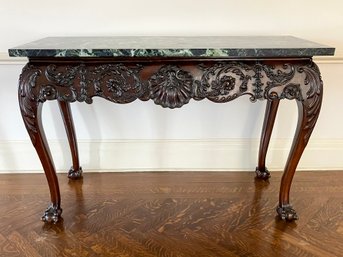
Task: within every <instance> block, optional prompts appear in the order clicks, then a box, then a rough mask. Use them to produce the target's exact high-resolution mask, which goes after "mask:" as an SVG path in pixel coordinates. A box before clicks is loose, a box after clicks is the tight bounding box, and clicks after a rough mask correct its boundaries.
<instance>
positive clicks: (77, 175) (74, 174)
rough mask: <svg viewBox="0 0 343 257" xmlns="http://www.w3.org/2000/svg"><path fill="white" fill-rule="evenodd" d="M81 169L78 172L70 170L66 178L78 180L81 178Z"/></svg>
mask: <svg viewBox="0 0 343 257" xmlns="http://www.w3.org/2000/svg"><path fill="white" fill-rule="evenodd" d="M82 172H83V171H82V167H80V168H79V169H78V170H74V169H73V167H71V168H70V170H69V172H68V178H70V179H79V178H82Z"/></svg>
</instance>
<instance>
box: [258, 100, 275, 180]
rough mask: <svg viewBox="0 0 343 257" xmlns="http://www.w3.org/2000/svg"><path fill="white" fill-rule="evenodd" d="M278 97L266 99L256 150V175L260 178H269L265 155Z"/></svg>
mask: <svg viewBox="0 0 343 257" xmlns="http://www.w3.org/2000/svg"><path fill="white" fill-rule="evenodd" d="M279 102H280V100H279V99H275V100H268V101H267V106H266V112H265V115H264V121H263V128H262V133H261V140H260V148H259V152H258V166H257V167H256V171H255V172H256V177H257V178H261V179H265V180H266V179H268V178H270V173H269V171H268V169H267V167H266V155H267V151H268V146H269V141H270V137H271V135H272V131H273V127H274V122H275V117H276V113H277V110H278V107H279Z"/></svg>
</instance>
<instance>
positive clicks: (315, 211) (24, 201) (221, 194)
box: [0, 172, 343, 257]
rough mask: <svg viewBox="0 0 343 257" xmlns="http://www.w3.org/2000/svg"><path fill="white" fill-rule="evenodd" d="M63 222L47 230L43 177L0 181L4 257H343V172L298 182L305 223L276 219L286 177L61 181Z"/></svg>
mask: <svg viewBox="0 0 343 257" xmlns="http://www.w3.org/2000/svg"><path fill="white" fill-rule="evenodd" d="M58 177H59V181H60V186H61V193H62V208H63V214H62V216H63V218H64V220H63V222H61V223H59V224H56V225H47V224H44V223H43V222H41V221H40V220H39V218H40V216H41V214H42V213H43V210H44V209H45V208H46V207H47V204H48V202H49V195H48V188H47V185H46V180H45V177H44V175H43V174H28V175H0V256H1V257H7V256H20V257H22V256H44V257H49V256H76V257H82V256H139V257H145V256H149V257H151V256H175V257H176V256H184V257H186V256H196V257H201V256H215V257H219V256H261V257H268V256H273V257H274V256H285V257H292V256H325V257H330V256H343V172H298V173H297V174H296V176H295V180H294V183H293V186H292V190H291V199H292V203H293V206H294V207H295V209H296V210H297V212H298V214H299V216H300V219H299V220H298V221H297V222H294V223H288V222H283V221H281V220H279V219H277V218H276V212H275V207H276V205H277V202H278V190H279V181H280V178H281V173H280V172H274V173H272V178H271V179H270V183H268V182H264V181H255V180H254V174H253V173H232V172H227V173H224V172H197V173H192V172H169V173H162V172H161V173H86V174H84V179H83V180H80V181H68V179H67V177H66V174H59V176H58Z"/></svg>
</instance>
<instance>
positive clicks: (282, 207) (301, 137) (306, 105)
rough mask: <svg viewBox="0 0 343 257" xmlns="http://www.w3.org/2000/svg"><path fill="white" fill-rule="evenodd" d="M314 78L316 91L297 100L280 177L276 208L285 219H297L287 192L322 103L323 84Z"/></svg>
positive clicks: (318, 78)
mask: <svg viewBox="0 0 343 257" xmlns="http://www.w3.org/2000/svg"><path fill="white" fill-rule="evenodd" d="M315 80H316V82H315V83H316V85H317V87H316V91H315V92H312V93H313V97H311V98H308V99H305V100H304V101H297V105H298V113H299V116H298V125H297V128H296V132H295V136H294V139H293V144H292V148H291V152H290V154H289V156H288V160H287V163H286V167H285V170H284V173H283V176H282V179H281V186H280V194H279V206H278V207H277V209H276V210H277V212H278V214H279V216H280V217H281V218H282V219H286V220H294V219H298V215H297V214H296V212H295V211H294V209H292V206H291V205H290V201H289V193H290V189H291V184H292V179H293V176H294V173H295V170H296V168H297V165H298V163H299V160H300V158H301V155H302V153H303V151H304V149H305V147H306V145H307V143H308V140H309V138H310V136H311V134H312V131H313V128H314V126H315V124H316V122H317V119H318V116H319V112H320V108H321V104H322V98H323V85H322V82H321V80H320V77H317V78H315Z"/></svg>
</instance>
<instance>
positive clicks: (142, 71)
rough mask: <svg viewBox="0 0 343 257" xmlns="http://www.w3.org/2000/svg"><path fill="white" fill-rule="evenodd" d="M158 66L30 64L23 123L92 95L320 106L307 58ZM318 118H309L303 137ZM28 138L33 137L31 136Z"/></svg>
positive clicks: (30, 124) (165, 102)
mask: <svg viewBox="0 0 343 257" xmlns="http://www.w3.org/2000/svg"><path fill="white" fill-rule="evenodd" d="M183 65H184V66H183ZM158 68H159V69H158V70H157V71H154V69H152V68H151V66H150V64H149V63H141V64H132V63H128V64H127V63H117V64H116V63H115V64H101V63H100V64H89V65H88V64H83V63H82V64H74V65H69V66H64V65H59V64H51V65H46V66H45V65H38V64H37V65H34V64H28V65H27V66H26V67H25V68H24V69H23V72H22V75H21V78H20V86H19V100H20V108H21V111H22V114H23V119H24V121H25V124H26V126H27V128H28V129H29V130H30V131H32V132H34V133H35V132H36V124H35V122H36V121H35V119H36V117H35V108H37V106H38V103H41V102H44V101H46V100H53V99H57V100H59V101H68V102H74V101H79V102H83V101H84V102H87V103H91V102H92V97H94V96H100V97H103V98H105V99H108V100H110V101H113V102H116V103H129V102H132V101H134V100H136V99H142V100H148V99H152V100H153V101H154V102H155V103H156V104H158V105H161V106H162V107H168V108H178V107H181V106H183V105H184V104H187V103H188V102H189V100H190V99H191V98H194V99H196V100H201V99H204V98H207V99H209V100H211V101H213V102H218V103H220V102H228V101H231V100H233V99H235V98H237V97H239V96H241V95H249V96H250V100H251V101H256V100H257V99H269V100H273V99H284V98H285V99H290V100H291V99H296V100H298V101H301V102H303V101H306V104H304V106H305V108H307V109H306V110H305V111H306V115H309V116H311V115H317V114H316V111H317V109H319V108H320V103H321V98H320V97H321V96H320V95H321V93H320V92H321V90H322V89H321V85H322V82H321V78H320V73H319V70H318V68H317V67H316V66H315V64H314V63H312V62H311V61H308V62H294V63H288V64H278V63H276V64H268V63H263V62H234V61H231V62H206V63H203V64H199V65H194V66H192V67H191V68H190V66H189V65H188V66H187V64H186V63H185V64H183V63H179V65H174V64H172V63H171V64H166V65H160V66H159V67H158ZM151 71H153V72H151ZM147 74H148V75H147ZM316 117H317V116H316ZM316 117H308V124H307V127H308V131H309V133H308V136H306V138H309V135H310V132H311V131H312V128H313V126H314V124H315V121H316V119H317V118H316ZM31 138H32V139H34V135H33V136H31ZM306 140H307V139H306Z"/></svg>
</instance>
